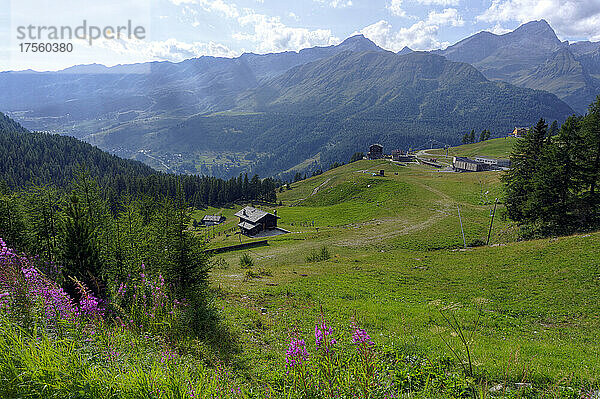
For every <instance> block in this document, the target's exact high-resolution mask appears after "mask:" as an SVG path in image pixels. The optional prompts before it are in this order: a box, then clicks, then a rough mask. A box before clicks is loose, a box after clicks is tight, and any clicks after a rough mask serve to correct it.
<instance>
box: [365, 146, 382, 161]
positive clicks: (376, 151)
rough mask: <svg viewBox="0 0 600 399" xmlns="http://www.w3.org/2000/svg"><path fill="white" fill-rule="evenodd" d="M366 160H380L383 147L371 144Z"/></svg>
mask: <svg viewBox="0 0 600 399" xmlns="http://www.w3.org/2000/svg"><path fill="white" fill-rule="evenodd" d="M367 158H368V159H382V158H383V146H382V145H381V144H373V145H371V146H370V147H369V152H368V153H367Z"/></svg>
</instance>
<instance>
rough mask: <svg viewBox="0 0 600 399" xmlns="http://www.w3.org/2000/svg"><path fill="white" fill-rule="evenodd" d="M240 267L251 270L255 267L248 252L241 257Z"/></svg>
mask: <svg viewBox="0 0 600 399" xmlns="http://www.w3.org/2000/svg"><path fill="white" fill-rule="evenodd" d="M240 267H241V268H242V269H251V268H252V267H254V259H252V256H250V254H249V253H248V252H244V254H243V255H242V256H241V257H240Z"/></svg>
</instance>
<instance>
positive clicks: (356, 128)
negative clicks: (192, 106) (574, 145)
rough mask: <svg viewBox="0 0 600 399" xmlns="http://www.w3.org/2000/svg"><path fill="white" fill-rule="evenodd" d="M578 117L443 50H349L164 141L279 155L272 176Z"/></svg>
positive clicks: (264, 165) (265, 168) (269, 162)
mask: <svg viewBox="0 0 600 399" xmlns="http://www.w3.org/2000/svg"><path fill="white" fill-rule="evenodd" d="M571 113H573V110H572V109H571V108H570V107H569V106H568V105H567V104H565V103H564V102H562V101H560V100H559V99H558V98H557V97H556V96H554V95H552V94H550V93H547V92H544V91H534V90H531V89H524V88H518V87H515V86H512V85H509V84H506V83H502V82H490V81H489V80H487V79H486V78H485V77H484V76H483V75H482V74H481V73H480V72H479V71H477V70H476V69H475V68H474V67H472V66H470V65H468V64H466V63H456V62H451V61H448V60H447V59H446V58H444V57H441V56H437V55H434V54H430V53H426V52H412V53H410V54H406V55H397V54H394V53H390V52H360V53H355V52H343V53H339V54H337V55H335V56H333V57H330V58H326V59H322V60H319V61H315V62H312V63H309V64H304V65H300V66H297V67H294V68H292V69H290V70H289V71H287V72H286V73H284V74H283V75H280V76H278V77H275V78H273V79H270V80H267V81H265V82H264V83H262V84H261V85H260V86H259V87H257V88H255V89H252V90H249V91H246V92H244V93H243V94H242V95H240V96H239V97H238V103H237V106H236V108H235V109H234V110H233V111H232V112H231V113H224V114H215V115H199V116H196V117H192V118H190V119H188V120H186V121H185V122H184V123H182V124H180V125H178V126H175V127H171V128H169V129H166V130H165V131H163V132H162V134H161V137H162V140H161V141H160V142H158V143H156V146H157V149H158V148H163V149H164V148H165V147H167V148H169V151H171V152H175V153H177V152H180V151H185V149H186V148H189V147H193V148H196V149H198V150H205V151H206V150H210V149H216V150H217V151H233V152H243V151H249V152H252V153H257V154H269V155H266V156H265V157H263V158H262V159H260V162H258V163H256V164H255V165H254V168H255V169H254V171H255V172H256V173H259V174H261V175H268V174H272V173H274V172H281V171H285V170H289V169H293V168H295V167H297V166H298V165H300V164H304V165H305V166H307V167H308V168H309V170H310V167H311V166H312V167H313V168H317V167H319V165H325V166H328V165H330V164H331V163H333V162H336V161H338V162H339V161H347V160H348V159H349V158H350V156H351V155H352V154H353V153H354V152H356V151H357V150H361V149H363V150H364V149H365V148H367V147H368V145H369V144H371V143H373V142H380V143H382V144H383V145H384V146H385V148H387V149H393V148H402V149H408V148H410V147H413V148H414V147H417V146H420V145H423V143H424V142H426V141H427V140H430V139H433V140H437V141H438V142H445V143H454V142H458V137H459V135H460V133H461V132H465V131H468V130H470V129H476V130H477V131H481V130H483V129H484V128H488V129H491V130H492V131H494V132H509V131H510V130H511V129H512V128H513V127H514V126H513V125H514V124H515V123H517V124H519V125H530V124H533V123H534V122H535V121H537V120H538V119H539V118H540V117H541V116H543V117H545V118H547V119H548V120H555V119H558V120H563V119H564V118H565V117H566V116H567V115H569V114H571ZM113 139H114V138H113ZM140 139H143V138H140ZM113 145H114V143H113Z"/></svg>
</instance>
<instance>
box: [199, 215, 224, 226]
mask: <svg viewBox="0 0 600 399" xmlns="http://www.w3.org/2000/svg"><path fill="white" fill-rule="evenodd" d="M226 219H227V218H225V216H223V215H205V216H204V217H203V218H202V220H201V221H200V225H201V226H206V227H210V226H216V225H219V224H221V223H224V222H225V220H226Z"/></svg>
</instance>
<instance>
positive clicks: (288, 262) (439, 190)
mask: <svg viewBox="0 0 600 399" xmlns="http://www.w3.org/2000/svg"><path fill="white" fill-rule="evenodd" d="M381 169H383V170H384V171H385V177H374V176H372V172H375V171H379V170H381ZM499 177H500V176H499V173H496V172H485V173H477V174H475V173H473V174H456V173H444V172H439V171H437V170H435V169H433V168H428V167H425V166H418V165H410V166H401V165H398V164H392V163H391V162H389V161H358V162H355V163H352V164H349V165H345V166H342V167H339V168H335V169H333V170H330V171H328V172H326V173H324V174H323V175H320V176H316V177H313V178H310V179H307V180H304V181H300V182H297V183H294V184H292V185H291V188H290V189H289V190H287V189H283V191H282V192H280V193H278V200H280V201H281V202H282V204H281V206H278V207H276V210H277V211H278V215H279V216H280V217H281V220H280V222H281V223H280V226H281V227H283V228H285V229H287V230H290V231H291V232H292V233H290V234H286V235H282V236H278V237H274V238H271V239H270V240H269V245H268V246H264V247H258V248H254V249H252V250H249V251H235V252H227V253H224V254H219V255H216V256H215V257H214V258H213V259H212V260H211V264H212V271H210V273H209V277H208V282H209V284H210V286H211V287H212V288H211V291H212V293H213V295H211V296H210V297H209V298H211V299H210V300H209V302H210V303H211V304H212V305H211V306H214V310H215V316H216V317H217V318H218V320H220V323H221V328H222V330H208V331H207V332H205V335H203V336H202V337H203V338H197V337H194V336H189V335H188V334H190V333H191V332H192V330H185V327H184V330H177V332H171V333H170V334H169V333H163V332H161V331H165V330H163V329H162V328H163V327H161V326H162V324H161V322H159V320H156V323H154V321H152V320H150V319H145V318H142V319H140V321H141V322H142V324H141V325H142V326H143V329H142V328H141V327H140V329H138V328H137V327H136V328H132V327H129V326H127V325H125V326H121V324H120V322H119V321H118V320H114V319H112V318H111V316H110V314H111V313H110V312H107V315H106V316H105V318H104V319H103V320H104V321H103V322H102V323H104V324H103V325H104V326H105V327H103V328H102V330H98V331H99V333H97V334H96V335H95V336H93V337H89V338H87V339H86V340H85V341H81V340H80V341H71V340H73V339H75V338H74V337H75V336H74V335H73V334H75V332H76V331H81V327H77V328H74V329H73V330H68V331H67V333H66V334H67V335H64V337H65V338H64V340H63V341H56V340H53V339H52V338H50V337H48V336H44V338H43V342H44V345H45V346H44V347H38V346H36V345H35V340H34V339H31V340H29V338H27V339H25V340H22V341H19V345H17V346H14V345H12V346H11V345H9V344H8V342H11V341H10V340H11V339H14V338H12V337H14V334H15V332H13V331H14V330H12V328H13V327H10V326H11V325H10V324H8V325H7V326H6V328H3V335H2V336H0V345H4V346H3V348H5V350H4V353H5V357H4V358H3V359H0V361H1V362H9V361H10V362H17V363H14V364H15V366H10V367H0V373H3V374H1V378H4V379H6V378H11V379H16V378H19V381H20V382H19V384H18V385H9V386H12V387H15V388H14V390H9V391H6V392H7V394H8V395H9V396H10V395H14V394H17V393H19V392H21V393H22V392H41V391H40V390H39V389H40V388H37V387H38V386H39V384H40V381H41V380H40V377H39V375H40V373H42V372H43V373H47V372H46V371H42V370H46V369H44V367H45V366H43V364H45V363H41V362H38V361H36V360H35V359H34V358H30V357H26V354H27V353H37V355H36V358H40V359H46V360H44V361H47V362H49V363H48V364H54V362H58V363H57V364H65V365H67V364H68V365H69V366H65V367H64V368H63V369H62V370H60V371H58V370H57V369H52V372H51V373H48V374H46V375H48V377H45V380H44V381H45V383H46V384H47V385H48V386H50V388H47V391H46V392H55V393H63V394H65V393H67V392H72V390H73V389H77V390H81V391H82V392H84V393H82V395H81V396H82V397H94V395H101V394H103V393H106V392H112V394H111V395H112V396H114V397H143V395H152V394H151V392H158V391H160V390H161V389H162V390H163V392H164V395H165V396H166V397H172V396H177V397H193V395H196V396H201V397H215V395H216V396H218V397H237V398H242V397H265V396H266V397H282V396H286V397H293V398H301V397H306V396H307V392H312V393H311V394H310V395H309V396H310V397H332V396H335V395H332V394H331V392H330V390H329V388H327V387H328V385H327V378H326V377H324V376H326V375H327V374H323V373H330V372H332V373H334V374H333V375H334V376H335V377H334V378H335V379H338V378H340V379H339V380H336V381H339V383H336V386H338V387H339V389H340V390H342V391H340V392H348V393H349V392H357V391H358V392H360V391H361V390H364V392H369V393H368V394H365V395H364V397H373V398H379V397H384V395H391V394H392V393H393V394H394V395H397V396H398V395H401V394H405V395H413V396H418V397H435V398H438V397H472V396H473V395H474V392H478V395H479V396H483V395H489V393H490V391H489V390H490V388H492V387H495V386H497V385H498V384H500V385H501V388H499V391H498V392H500V394H502V395H505V396H508V397H557V396H562V397H570V398H575V397H580V396H581V395H582V394H588V393H589V392H591V391H592V390H593V389H594V387H596V386H597V385H598V384H599V383H600V382H599V381H598V378H597V376H598V375H600V362H599V361H598V358H597V355H596V354H597V353H598V351H599V350H600V347H598V344H597V343H598V342H600V340H599V338H600V336H599V335H598V331H600V330H599V329H598V327H600V326H599V321H598V318H597V316H596V315H597V314H598V311H600V309H599V308H598V304H599V303H600V301H599V299H600V298H598V295H597V293H598V290H597V286H598V284H599V282H598V275H599V273H600V264H599V263H598V259H597V255H596V253H595V251H594V248H596V247H597V246H598V245H599V244H600V234H597V233H595V234H588V235H585V236H573V237H564V238H559V239H550V240H548V239H546V240H537V241H528V242H515V239H516V237H517V236H516V230H515V227H514V226H513V225H512V224H511V223H510V222H508V221H507V220H506V219H505V218H504V216H503V215H504V209H503V206H502V205H500V206H499V208H498V212H497V215H496V219H495V224H494V228H493V230H492V235H491V242H490V243H491V244H493V246H482V244H484V243H485V241H486V239H487V233H488V228H489V222H490V210H491V207H492V202H493V200H494V198H495V197H501V195H502V187H501V183H500V180H499ZM457 206H458V207H459V208H460V212H461V216H462V222H463V225H464V228H465V237H466V242H467V244H468V245H469V247H470V248H468V249H464V248H462V247H463V240H462V235H461V230H460V224H459V219H458V212H457ZM265 209H266V210H273V208H272V207H266V208H265ZM234 211H235V209H228V208H224V209H216V208H210V209H207V210H205V211H201V210H198V211H196V212H195V214H194V217H196V218H199V217H201V216H202V215H203V214H204V213H219V212H222V213H224V214H225V215H226V216H228V219H227V222H226V223H225V224H224V225H221V226H217V227H215V228H214V229H210V230H207V231H205V232H203V231H198V232H197V233H196V234H197V235H199V236H200V237H203V238H204V237H212V235H213V234H214V238H212V239H211V241H210V244H209V245H210V246H211V247H218V246H223V245H228V244H235V243H239V240H240V238H238V237H237V236H234V235H229V236H227V234H225V233H226V232H227V231H228V230H229V229H230V228H231V227H232V226H235V224H236V223H237V221H236V219H235V218H234V217H233V216H232V214H233V212H234ZM159 212H160V211H159ZM126 218H127V214H126V213H124V214H123V218H121V219H119V220H120V221H119V223H124V222H126V220H127V219H126ZM157 220H159V219H157ZM158 223H161V222H158ZM155 224H156V223H152V224H151V225H152V226H154V225H155ZM157 226H158V224H157ZM186 234H187V233H186ZM172 238H173V239H175V240H177V238H176V235H175V236H174V237H172ZM128 239H129V238H128ZM241 240H242V242H245V241H247V240H248V239H247V238H242V239H241ZM142 248H144V247H140V249H142ZM153 248H154V246H153V245H151V246H150V247H148V249H149V250H154V249H153ZM144 250H146V249H144ZM159 252H160V251H159ZM242 257H244V258H245V260H243V261H242V259H241V258H242ZM128 259H130V258H129V256H128ZM248 259H249V260H248ZM129 261H133V262H134V263H135V258H131V260H129ZM164 261H165V262H173V261H175V262H176V261H177V257H175V258H173V259H171V258H169V257H168V256H167V257H166V258H165V259H164ZM156 268H157V266H156V265H154V266H153V269H152V270H153V271H150V270H148V273H156V271H157V269H156ZM137 272H138V273H139V272H140V270H139V269H137ZM141 273H143V274H144V277H142V280H141V281H144V280H143V279H144V278H147V280H148V281H150V282H149V283H148V284H150V285H149V287H153V285H152V284H155V283H154V281H158V280H155V276H156V275H155V274H153V276H146V272H145V271H144V269H143V268H142V269H141ZM135 281H139V280H138V279H136V280H135ZM128 284H129V283H128ZM119 292H121V289H119ZM127 292H129V291H127ZM166 294H167V295H168V292H166ZM112 295H116V297H115V298H116V301H117V302H116V303H117V304H120V303H121V302H120V301H122V300H123V299H119V298H120V297H119V296H118V295H120V294H118V293H115V294H112ZM128 295H131V294H128ZM136 295H137V294H136ZM159 298H160V297H159ZM168 298H171V297H170V296H169V297H168ZM109 303H110V302H109ZM126 303H127V302H126ZM136 306H137V305H136ZM169 306H170V305H169ZM109 309H112V308H111V307H108V308H107V310H109ZM123 309H132V310H134V309H136V307H133V308H129V307H128V308H123ZM146 309H147V310H146V311H148V310H150V309H151V308H146ZM167 309H169V308H167ZM183 311H185V308H182V309H181V310H177V311H176V313H174V314H175V316H172V317H175V319H168V318H167V319H164V320H165V321H168V322H169V323H175V322H177V320H179V319H178V318H179V317H183V316H184V314H185V313H178V312H183ZM111 312H112V311H111ZM117 314H118V313H117ZM136 315H137V316H135V317H143V312H142V313H139V314H138V313H136ZM165 315H166V316H168V313H165ZM444 316H445V317H448V318H450V319H451V320H453V318H454V317H455V318H456V320H457V323H458V324H459V325H460V326H461V327H460V328H461V329H462V330H463V331H465V332H466V333H468V336H470V337H471V338H470V339H469V341H468V347H469V349H470V352H469V353H470V356H471V363H468V361H467V358H466V352H465V351H464V347H463V346H461V343H460V342H459V338H458V337H457V336H456V334H455V333H454V332H453V330H452V328H451V327H450V325H449V323H448V322H447V321H445V320H444ZM85 317H89V316H85ZM161 317H163V316H161ZM168 317H171V316H168ZM86 320H89V319H87V318H84V319H82V321H79V322H78V323H80V324H78V325H79V326H86V325H87V326H90V325H94V324H93V323H92V324H89V323H90V321H86ZM136 320H137V319H136ZM181 320H182V321H183V320H187V319H185V318H184V319H181ZM151 321H152V323H150V324H146V323H149V322H151ZM315 324H316V326H317V327H315ZM177 325H179V326H180V327H179V328H181V327H182V325H181V324H177ZM113 326H114V327H113ZM319 326H321V327H319ZM330 329H331V330H330ZM83 331H89V327H86V328H84V329H83ZM100 331H102V332H100ZM104 331H106V332H104ZM149 331H153V332H152V333H151V334H150V335H148V334H149ZM183 331H187V332H185V333H184V332H183ZM210 331H213V332H212V333H211V332H210ZM223 331H226V334H224V333H223ZM319 331H320V332H319ZM27 334H29V333H26V335H24V336H25V337H29V335H27ZM85 334H88V333H85ZM144 334H146V335H144ZM173 334H176V336H175V337H173ZM315 334H316V338H315ZM84 336H85V337H88V336H87V335H84ZM148 336H150V337H154V338H145V337H148ZM161 337H163V338H161ZM164 337H168V338H166V339H165V338H164ZM319 337H327V338H326V340H325V341H323V340H322V338H319ZM332 338H335V340H336V341H337V343H332V341H331V339H332ZM69 342H88V343H90V346H86V345H82V344H76V345H71V346H69V348H70V349H68V350H67V349H65V347H64V345H69V344H68V343H69ZM126 342H133V343H134V345H133V346H131V345H130V346H127V345H126V344H125V343H126ZM444 342H446V343H447V344H448V345H450V346H451V347H452V348H453V349H452V350H454V351H457V353H459V355H458V359H457V358H456V357H455V356H454V355H453V353H452V350H451V349H449V347H448V346H447V345H446V344H445V343H444ZM371 343H372V344H371ZM322 345H326V347H328V348H334V352H332V353H335V354H336V355H335V357H334V358H331V357H328V355H326V353H329V352H323V349H322V348H323V346H322ZM331 345H333V346H331ZM43 348H48V349H43ZM319 348H321V349H319ZM42 349H43V350H42ZM32 350H35V351H36V352H31V351H32ZM286 350H287V355H286ZM304 350H306V354H307V355H306V356H305V355H303V353H304ZM58 353H61V354H62V355H61V356H60V357H58V355H57V354H58ZM79 353H86V354H91V356H89V357H78V356H79V355H78V354H79ZM328 359H329V360H328ZM324 362H325V363H324ZM328 362H331V363H328ZM2 364H8V363H2ZM327 364H329V365H330V366H327ZM119 365H123V366H124V365H127V367H128V370H132V372H131V373H128V374H127V378H125V376H121V377H118V378H116V377H111V376H112V375H115V373H116V367H118V366H119ZM286 365H287V366H286ZM469 368H472V370H473V371H472V372H471V371H469ZM2 370H5V371H2ZM10 370H14V372H13V371H11V372H10V373H9V371H10ZM36 370H38V371H36ZM77 370H84V371H82V372H81V373H79V372H77ZM101 370H105V371H101ZM328 370H329V371H328ZM375 370H377V372H376V373H375V374H370V373H373V372H375ZM364 373H367V374H364ZM145 374H147V375H148V376H149V378H145V377H144V375H145ZM345 375H347V376H350V377H348V378H346V377H343V376H345ZM369 375H371V376H373V377H368V376H369ZM375 376H379V377H377V378H375ZM380 377H381V378H380ZM365 378H373V379H365ZM15 381H16V380H15ZM211 381H212V382H211ZM330 381H331V380H330ZM365 381H371V382H367V385H362V384H363V383H364V382H365ZM303 382H304V383H310V384H316V385H314V387H315V388H314V389H315V391H313V390H312V389H313V388H310V389H311V390H308V389H309V388H302V386H303ZM517 383H519V384H523V383H524V384H525V385H516V384H517ZM182 384H183V385H182ZM323 384H324V385H323ZM369 384H373V385H369ZM390 384H391V385H390ZM529 384H531V385H529ZM131 386H135V387H137V389H136V390H131V388H127V387H131ZM182 386H184V387H185V389H181V387H182ZM310 386H311V387H312V386H313V385H310ZM86 387H87V388H86ZM178 387H179V388H178ZM369 387H371V388H369ZM161 395H162V394H161ZM211 395H212V396H211Z"/></svg>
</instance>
